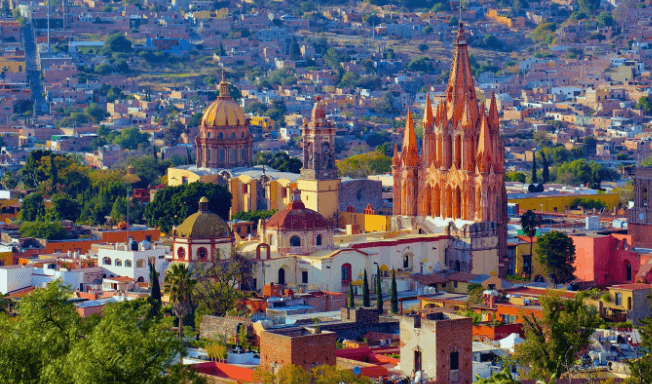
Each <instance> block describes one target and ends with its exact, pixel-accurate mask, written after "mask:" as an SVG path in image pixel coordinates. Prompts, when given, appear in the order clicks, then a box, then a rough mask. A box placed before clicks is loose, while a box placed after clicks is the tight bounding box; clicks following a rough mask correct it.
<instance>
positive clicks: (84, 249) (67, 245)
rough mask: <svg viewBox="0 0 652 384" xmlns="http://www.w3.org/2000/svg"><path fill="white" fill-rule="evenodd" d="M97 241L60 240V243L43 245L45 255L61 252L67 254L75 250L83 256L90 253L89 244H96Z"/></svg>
mask: <svg viewBox="0 0 652 384" xmlns="http://www.w3.org/2000/svg"><path fill="white" fill-rule="evenodd" d="M97 242H98V240H97V239H75V240H62V241H54V242H50V241H48V242H47V243H46V244H45V253H46V254H49V253H55V251H56V252H62V253H67V252H68V251H70V252H75V251H76V250H79V251H80V252H81V254H82V255H85V254H87V253H88V251H90V249H91V244H93V243H97Z"/></svg>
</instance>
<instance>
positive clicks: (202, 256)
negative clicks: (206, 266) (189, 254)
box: [197, 247, 208, 260]
mask: <svg viewBox="0 0 652 384" xmlns="http://www.w3.org/2000/svg"><path fill="white" fill-rule="evenodd" d="M197 256H199V258H200V259H201V260H205V259H206V256H208V251H207V250H206V248H204V247H201V248H199V249H198V250H197Z"/></svg>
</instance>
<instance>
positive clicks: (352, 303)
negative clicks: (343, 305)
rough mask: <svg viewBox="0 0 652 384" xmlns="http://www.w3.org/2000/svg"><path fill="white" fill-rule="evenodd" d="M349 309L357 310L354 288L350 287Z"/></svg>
mask: <svg viewBox="0 0 652 384" xmlns="http://www.w3.org/2000/svg"><path fill="white" fill-rule="evenodd" d="M349 308H355V295H354V294H353V287H352V286H351V287H349Z"/></svg>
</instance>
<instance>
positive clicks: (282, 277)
mask: <svg viewBox="0 0 652 384" xmlns="http://www.w3.org/2000/svg"><path fill="white" fill-rule="evenodd" d="M278 283H279V284H281V285H282V284H285V269H284V268H281V269H279V270H278Z"/></svg>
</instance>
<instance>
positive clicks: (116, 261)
mask: <svg viewBox="0 0 652 384" xmlns="http://www.w3.org/2000/svg"><path fill="white" fill-rule="evenodd" d="M114 265H115V266H116V267H122V260H120V259H115V262H114Z"/></svg>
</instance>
